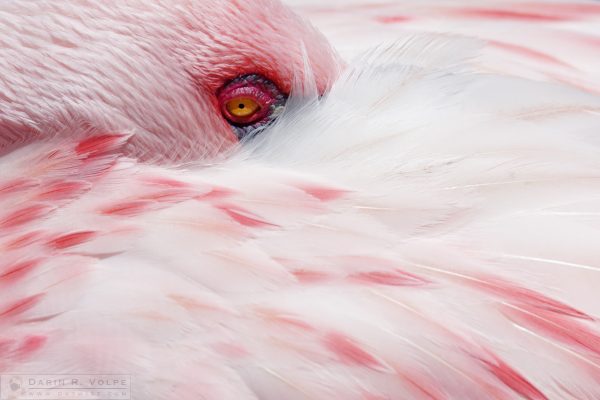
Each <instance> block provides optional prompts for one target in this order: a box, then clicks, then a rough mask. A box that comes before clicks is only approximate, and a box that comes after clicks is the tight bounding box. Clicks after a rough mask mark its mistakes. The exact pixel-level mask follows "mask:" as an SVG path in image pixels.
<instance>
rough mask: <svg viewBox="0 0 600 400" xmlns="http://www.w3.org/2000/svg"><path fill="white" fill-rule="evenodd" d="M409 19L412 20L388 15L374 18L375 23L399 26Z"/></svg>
mask: <svg viewBox="0 0 600 400" xmlns="http://www.w3.org/2000/svg"><path fill="white" fill-rule="evenodd" d="M411 19H412V18H410V17H407V16H405V15H389V16H379V17H376V18H375V21H377V22H380V23H382V24H401V23H404V22H408V21H410V20H411Z"/></svg>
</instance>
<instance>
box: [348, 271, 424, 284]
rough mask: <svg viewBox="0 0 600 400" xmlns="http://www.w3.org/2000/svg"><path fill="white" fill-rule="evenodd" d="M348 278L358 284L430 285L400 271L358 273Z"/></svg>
mask: <svg viewBox="0 0 600 400" xmlns="http://www.w3.org/2000/svg"><path fill="white" fill-rule="evenodd" d="M349 278H350V279H351V280H354V281H358V282H363V283H373V284H376V285H387V286H425V285H428V284H429V283H430V282H429V281H428V280H427V279H424V278H421V277H418V276H416V275H413V274H409V273H408V272H404V271H400V270H395V271H390V272H388V271H371V272H359V273H357V274H353V275H350V277H349Z"/></svg>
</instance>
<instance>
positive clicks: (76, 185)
mask: <svg viewBox="0 0 600 400" xmlns="http://www.w3.org/2000/svg"><path fill="white" fill-rule="evenodd" d="M89 188H90V185H89V184H88V183H86V182H80V181H65V182H57V183H53V184H50V185H48V186H46V187H45V188H44V189H43V190H42V191H41V192H40V193H39V194H38V195H37V199H38V200H63V199H70V198H73V197H75V196H76V195H79V194H81V193H82V192H84V191H86V190H88V189H89Z"/></svg>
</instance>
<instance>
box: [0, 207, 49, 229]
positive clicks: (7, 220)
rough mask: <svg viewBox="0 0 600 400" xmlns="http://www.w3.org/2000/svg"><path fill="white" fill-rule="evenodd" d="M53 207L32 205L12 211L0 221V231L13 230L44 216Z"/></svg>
mask: <svg viewBox="0 0 600 400" xmlns="http://www.w3.org/2000/svg"><path fill="white" fill-rule="evenodd" d="M51 210H53V207H50V206H48V205H44V204H34V205H32V206H26V207H23V208H20V209H18V210H16V211H13V212H11V213H9V214H8V215H6V216H5V217H3V218H2V219H0V229H9V228H15V227H18V226H22V225H25V224H27V223H29V222H32V221H34V220H36V219H40V218H42V217H44V216H46V215H47V214H48V213H50V211H51Z"/></svg>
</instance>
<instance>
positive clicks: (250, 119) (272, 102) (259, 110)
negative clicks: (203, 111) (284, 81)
mask: <svg viewBox="0 0 600 400" xmlns="http://www.w3.org/2000/svg"><path fill="white" fill-rule="evenodd" d="M286 99H287V98H286V96H285V95H284V94H283V93H282V92H281V91H280V90H279V88H278V87H277V86H276V85H275V84H274V83H273V82H271V81H270V80H268V79H267V78H265V77H263V76H261V75H256V74H251V75H242V76H239V77H237V78H235V79H234V80H232V81H230V82H228V83H226V84H225V85H224V86H223V87H222V88H221V89H220V90H219V91H218V92H217V101H218V104H219V108H220V110H221V114H222V115H223V117H224V118H225V120H227V122H229V123H230V124H231V125H232V126H233V127H234V128H244V129H245V130H248V129H251V128H252V127H258V126H262V125H265V124H267V123H268V122H270V121H271V120H272V119H273V118H274V116H273V114H274V110H276V109H278V108H279V107H283V106H284V105H285V102H286ZM272 116H273V118H271V117H272ZM238 130H239V129H238Z"/></svg>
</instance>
